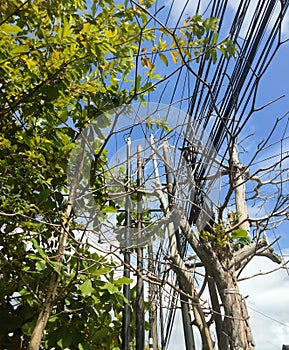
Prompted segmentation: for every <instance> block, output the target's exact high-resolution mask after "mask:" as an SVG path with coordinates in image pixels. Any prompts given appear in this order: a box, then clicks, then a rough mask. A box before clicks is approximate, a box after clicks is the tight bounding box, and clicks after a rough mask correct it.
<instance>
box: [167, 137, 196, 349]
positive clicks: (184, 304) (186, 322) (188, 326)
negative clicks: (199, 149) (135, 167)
mask: <svg viewBox="0 0 289 350" xmlns="http://www.w3.org/2000/svg"><path fill="white" fill-rule="evenodd" d="M163 155H164V162H165V170H166V181H167V191H168V201H169V207H171V206H172V205H173V202H174V198H173V183H172V177H171V170H170V166H169V148H168V144H167V142H165V143H164V145H163ZM176 238H177V237H176ZM178 242H179V240H178ZM175 248H177V249H178V251H179V250H180V247H179V244H177V247H175ZM178 283H179V287H180V289H182V290H183V286H182V283H181V281H180V280H179V279H178ZM180 300H181V310H182V320H183V329H184V337H185V344H186V350H195V341H194V333H193V328H192V320H191V316H190V309H189V300H188V298H187V297H185V296H184V295H180Z"/></svg>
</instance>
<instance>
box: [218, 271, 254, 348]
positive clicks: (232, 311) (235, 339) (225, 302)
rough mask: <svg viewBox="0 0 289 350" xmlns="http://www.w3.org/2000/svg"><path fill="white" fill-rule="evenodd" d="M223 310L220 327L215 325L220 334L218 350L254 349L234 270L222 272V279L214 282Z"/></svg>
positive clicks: (243, 302) (244, 306)
mask: <svg viewBox="0 0 289 350" xmlns="http://www.w3.org/2000/svg"><path fill="white" fill-rule="evenodd" d="M216 284H217V287H218V291H219V295H220V298H221V301H222V306H223V308H224V317H223V322H222V325H220V324H219V325H218V324H216V326H217V327H220V326H221V327H222V329H218V331H217V333H219V334H221V337H220V339H219V349H222V350H223V349H224V350H225V349H228V350H252V349H254V348H255V345H254V341H253V339H252V333H251V329H250V326H249V322H248V314H247V312H245V311H246V305H245V301H244V299H243V297H242V296H241V294H240V292H239V288H238V285H237V278H236V274H235V271H234V269H232V270H230V271H224V272H223V273H222V279H221V280H217V281H216Z"/></svg>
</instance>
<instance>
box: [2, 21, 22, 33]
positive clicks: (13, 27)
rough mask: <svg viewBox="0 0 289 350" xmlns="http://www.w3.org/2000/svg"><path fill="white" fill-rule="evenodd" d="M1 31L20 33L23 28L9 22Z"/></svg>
mask: <svg viewBox="0 0 289 350" xmlns="http://www.w3.org/2000/svg"><path fill="white" fill-rule="evenodd" d="M0 30H1V31H3V32H5V33H11V34H18V33H19V32H21V31H22V29H21V28H20V27H18V26H16V25H10V24H7V23H4V24H3V25H2V26H1V28H0Z"/></svg>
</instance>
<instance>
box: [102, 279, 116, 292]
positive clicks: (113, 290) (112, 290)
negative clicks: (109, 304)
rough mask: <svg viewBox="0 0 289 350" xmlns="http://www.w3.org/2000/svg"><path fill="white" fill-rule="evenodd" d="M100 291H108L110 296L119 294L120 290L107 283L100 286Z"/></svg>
mask: <svg viewBox="0 0 289 350" xmlns="http://www.w3.org/2000/svg"><path fill="white" fill-rule="evenodd" d="M100 289H106V290H108V292H109V294H115V293H119V290H118V288H117V287H116V286H115V285H114V284H112V283H111V282H107V283H105V284H104V285H103V286H100Z"/></svg>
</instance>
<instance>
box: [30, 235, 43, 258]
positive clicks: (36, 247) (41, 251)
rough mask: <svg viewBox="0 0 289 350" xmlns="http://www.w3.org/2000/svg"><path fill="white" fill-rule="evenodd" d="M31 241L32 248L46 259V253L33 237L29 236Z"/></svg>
mask: <svg viewBox="0 0 289 350" xmlns="http://www.w3.org/2000/svg"><path fill="white" fill-rule="evenodd" d="M31 242H32V243H33V246H34V248H35V249H36V250H37V251H38V253H39V255H40V256H41V258H43V259H46V254H45V253H44V250H43V249H42V248H40V247H39V244H38V242H37V241H36V239H35V238H31Z"/></svg>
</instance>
